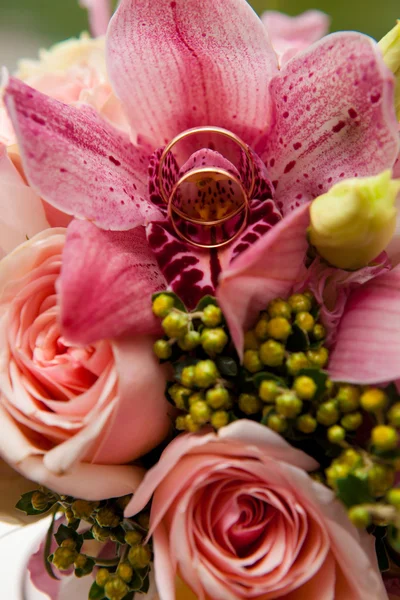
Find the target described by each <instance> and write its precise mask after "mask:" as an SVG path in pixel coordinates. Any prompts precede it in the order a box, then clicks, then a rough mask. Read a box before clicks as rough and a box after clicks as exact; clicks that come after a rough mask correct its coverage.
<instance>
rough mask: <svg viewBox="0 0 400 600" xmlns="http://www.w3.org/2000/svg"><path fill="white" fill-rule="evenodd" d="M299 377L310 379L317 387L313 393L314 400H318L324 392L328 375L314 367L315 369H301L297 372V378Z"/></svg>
mask: <svg viewBox="0 0 400 600" xmlns="http://www.w3.org/2000/svg"><path fill="white" fill-rule="evenodd" d="M300 375H305V376H306V377H310V379H312V380H313V381H314V383H315V385H316V386H317V391H316V392H315V396H314V398H315V399H316V400H318V398H319V397H320V396H322V394H323V393H324V392H325V391H326V382H327V380H328V373H325V371H322V370H321V369H318V367H315V368H313V367H310V368H305V369H301V371H299V373H298V375H297V377H298V376H300Z"/></svg>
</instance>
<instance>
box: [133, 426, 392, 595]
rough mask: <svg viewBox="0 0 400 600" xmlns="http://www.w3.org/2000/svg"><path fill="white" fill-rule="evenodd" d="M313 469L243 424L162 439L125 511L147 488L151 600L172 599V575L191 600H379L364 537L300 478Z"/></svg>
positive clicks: (322, 492)
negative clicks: (155, 598)
mask: <svg viewBox="0 0 400 600" xmlns="http://www.w3.org/2000/svg"><path fill="white" fill-rule="evenodd" d="M316 466H317V465H316V463H315V461H314V460H313V459H312V458H310V457H309V456H307V455H306V454H304V453H303V452H301V451H299V450H296V449H295V448H293V447H291V446H290V445H289V444H288V443H287V442H286V441H285V440H284V439H283V438H281V437H280V436H279V435H278V434H276V433H274V432H272V431H271V430H269V429H267V428H266V427H264V426H262V425H260V424H258V423H254V422H252V421H246V420H241V421H237V422H236V423H233V424H232V425H229V426H227V427H225V428H223V429H222V430H220V432H219V434H218V435H217V434H214V433H209V434H205V435H182V436H180V437H178V438H177V439H176V440H175V441H174V442H172V443H171V444H170V445H169V446H168V448H167V449H166V450H165V452H164V453H163V455H162V456H161V459H160V461H159V463H158V464H157V465H156V466H155V467H153V469H151V470H150V471H149V472H148V473H147V474H146V476H145V478H144V480H143V482H142V484H141V485H140V487H139V489H138V490H137V492H136V494H135V496H134V497H133V499H132V501H131V503H130V505H129V506H128V507H127V510H126V514H127V515H133V514H135V513H136V512H138V511H139V510H141V509H142V508H143V507H144V506H145V505H146V504H147V502H148V501H149V500H150V498H151V497H152V495H153V493H154V497H153V503H152V508H151V532H153V533H154V552H155V574H156V583H157V588H158V590H159V595H160V600H174V598H175V575H176V573H179V575H180V577H182V579H184V581H185V582H186V584H187V585H188V586H189V587H190V588H191V589H192V590H193V592H194V594H195V595H196V596H197V597H198V598H199V599H201V600H205V599H207V600H210V599H211V600H241V599H244V598H246V599H248V598H254V599H256V598H257V599H259V600H261V599H262V600H269V599H272V598H285V599H286V600H289V599H290V600H292V599H293V600H294V599H296V600H328V599H329V600H333V599H334V598H337V599H338V600H339V599H341V600H381V599H387V594H386V592H385V588H384V586H383V581H382V578H381V576H380V574H379V571H378V567H377V564H376V558H375V552H374V547H373V540H374V538H372V537H370V536H368V534H364V533H360V532H358V531H357V530H356V529H355V528H354V527H353V526H352V525H351V523H350V521H349V520H348V518H347V515H346V511H345V509H344V508H343V506H342V505H341V503H340V502H339V501H337V500H336V499H335V497H334V494H333V492H332V491H330V490H329V489H327V488H325V487H324V486H322V485H321V484H319V483H316V482H315V481H313V480H312V479H311V478H310V477H309V476H308V474H307V473H306V471H307V470H311V469H315V468H316Z"/></svg>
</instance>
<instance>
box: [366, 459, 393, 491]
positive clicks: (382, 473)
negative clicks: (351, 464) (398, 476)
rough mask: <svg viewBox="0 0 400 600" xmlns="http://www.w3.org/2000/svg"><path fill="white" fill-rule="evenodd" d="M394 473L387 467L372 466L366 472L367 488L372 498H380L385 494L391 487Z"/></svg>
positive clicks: (391, 468)
mask: <svg viewBox="0 0 400 600" xmlns="http://www.w3.org/2000/svg"><path fill="white" fill-rule="evenodd" d="M394 480H395V471H394V469H393V467H390V466H388V465H380V464H375V465H373V466H372V467H371V468H370V469H369V471H368V488H369V491H370V493H371V494H372V495H373V496H376V497H380V496H383V495H384V494H386V492H388V491H389V490H390V488H391V487H392V486H393V484H394Z"/></svg>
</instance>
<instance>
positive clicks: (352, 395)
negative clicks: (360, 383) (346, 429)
mask: <svg viewBox="0 0 400 600" xmlns="http://www.w3.org/2000/svg"><path fill="white" fill-rule="evenodd" d="M336 400H337V401H338V403H339V408H340V410H341V412H342V413H349V412H353V411H354V410H357V408H358V407H359V406H360V391H359V389H358V388H356V387H355V386H354V385H341V386H340V388H339V391H338V394H337V396H336Z"/></svg>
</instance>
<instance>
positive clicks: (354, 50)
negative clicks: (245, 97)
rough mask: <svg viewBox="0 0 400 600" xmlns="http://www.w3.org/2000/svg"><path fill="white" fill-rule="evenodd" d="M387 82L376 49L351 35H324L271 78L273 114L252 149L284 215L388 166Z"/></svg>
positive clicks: (392, 151)
mask: <svg viewBox="0 0 400 600" xmlns="http://www.w3.org/2000/svg"><path fill="white" fill-rule="evenodd" d="M393 85H394V83H393V76H392V73H391V72H390V71H389V70H388V68H387V67H386V66H385V64H384V62H383V59H382V56H381V54H380V50H379V48H378V46H377V45H376V44H375V43H374V42H373V40H371V39H370V38H368V37H367V36H364V35H362V34H359V33H355V32H350V33H334V34H332V35H329V36H327V37H325V38H323V39H322V40H321V41H320V42H318V43H316V44H314V45H313V46H312V47H311V48H310V49H309V50H307V51H305V52H303V53H301V54H299V55H298V56H296V57H295V58H293V59H292V60H291V61H289V63H288V64H287V65H286V66H285V67H284V68H283V69H282V70H281V71H280V73H279V75H278V76H276V77H275V78H274V80H273V81H272V83H271V94H272V99H273V103H274V113H275V119H274V120H273V121H272V122H273V125H272V127H271V129H270V130H269V131H267V132H266V135H265V136H264V137H263V139H262V140H261V141H260V142H259V144H258V146H257V147H256V150H258V153H259V154H260V155H261V156H262V158H263V159H264V160H265V162H266V164H267V167H268V170H269V173H270V174H271V176H272V179H273V180H275V182H276V186H277V190H276V196H275V199H276V200H277V204H278V208H280V209H282V210H283V212H284V214H286V213H287V212H288V211H290V210H291V209H293V208H294V207H295V206H299V205H300V204H302V203H304V202H306V201H307V200H310V199H313V198H315V197H316V196H319V195H320V194H322V193H324V192H326V191H327V190H328V189H329V188H330V187H331V185H333V184H334V183H335V182H337V181H340V180H341V179H343V178H350V177H356V176H360V177H361V176H365V175H369V176H371V175H376V174H378V173H380V172H382V171H384V170H385V169H388V168H391V167H392V166H393V164H394V162H395V160H396V157H397V153H398V134H397V120H396V115H395V110H394V102H393Z"/></svg>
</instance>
